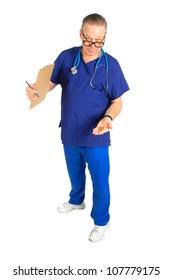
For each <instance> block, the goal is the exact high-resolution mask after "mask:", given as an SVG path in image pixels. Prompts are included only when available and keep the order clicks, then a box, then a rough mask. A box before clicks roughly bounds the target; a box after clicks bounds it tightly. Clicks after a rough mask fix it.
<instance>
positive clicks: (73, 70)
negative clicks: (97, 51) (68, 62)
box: [71, 66, 78, 75]
mask: <svg viewBox="0 0 173 280" xmlns="http://www.w3.org/2000/svg"><path fill="white" fill-rule="evenodd" d="M77 71H78V70H77V68H76V66H73V67H72V68H71V72H72V74H73V75H74V74H76V73H77Z"/></svg>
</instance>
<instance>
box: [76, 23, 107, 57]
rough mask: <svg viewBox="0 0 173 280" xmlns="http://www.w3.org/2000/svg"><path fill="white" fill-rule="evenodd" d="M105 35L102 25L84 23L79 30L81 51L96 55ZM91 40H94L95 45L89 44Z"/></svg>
mask: <svg viewBox="0 0 173 280" xmlns="http://www.w3.org/2000/svg"><path fill="white" fill-rule="evenodd" d="M105 36H106V29H105V26H104V25H103V26H99V25H91V24H88V23H86V24H85V25H84V26H83V28H82V29H81V30H80V38H81V41H82V48H83V53H84V54H85V55H86V56H91V57H94V58H95V57H98V55H99V54H100V49H101V48H102V46H103V43H104V41H105ZM92 42H95V45H94V44H92V45H91V46H89V45H90V44H91V43H92Z"/></svg>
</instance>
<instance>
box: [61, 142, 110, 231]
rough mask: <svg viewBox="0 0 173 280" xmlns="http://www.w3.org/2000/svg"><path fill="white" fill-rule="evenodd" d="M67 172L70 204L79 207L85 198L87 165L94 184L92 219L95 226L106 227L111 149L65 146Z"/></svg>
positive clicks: (108, 216) (107, 220)
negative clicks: (69, 184)
mask: <svg viewBox="0 0 173 280" xmlns="http://www.w3.org/2000/svg"><path fill="white" fill-rule="evenodd" d="M64 153H65V158H66V164H67V170H68V174H69V177H70V181H71V191H70V200H69V203H71V204H75V205H79V204H81V203H82V202H83V201H84V198H85V183H86V175H85V169H86V164H87V165H88V170H89V172H90V175H91V180H92V183H93V206H92V210H91V217H92V218H93V220H94V224H95V225H98V226H104V225H106V224H107V223H108V222H109V219H110V215H109V206H110V191H109V172H110V165H109V147H96V148H92V147H89V148H88V147H73V146H65V145H64Z"/></svg>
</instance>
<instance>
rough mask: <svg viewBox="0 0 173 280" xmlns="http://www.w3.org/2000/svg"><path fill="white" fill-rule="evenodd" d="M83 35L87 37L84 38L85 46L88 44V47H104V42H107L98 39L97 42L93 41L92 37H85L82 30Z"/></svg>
mask: <svg viewBox="0 0 173 280" xmlns="http://www.w3.org/2000/svg"><path fill="white" fill-rule="evenodd" d="M82 35H83V37H84V38H85V40H83V44H84V46H86V47H91V46H92V45H94V46H95V47H96V48H101V47H103V45H104V43H105V42H103V41H96V42H93V41H92V40H91V39H88V38H86V37H85V35H84V33H83V31H82ZM104 38H105V36H104ZM104 38H103V40H104Z"/></svg>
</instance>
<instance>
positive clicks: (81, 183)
mask: <svg viewBox="0 0 173 280" xmlns="http://www.w3.org/2000/svg"><path fill="white" fill-rule="evenodd" d="M106 31H107V22H106V20H105V19H104V18H103V17H102V16H101V15H99V14H90V15H88V16H86V17H85V18H84V19H83V22H82V27H81V30H80V39H81V46H80V47H73V48H71V49H68V50H65V51H63V52H61V53H60V55H59V56H58V57H57V59H56V60H55V66H54V70H53V73H52V77H51V80H50V83H49V91H50V90H52V89H53V88H54V87H55V86H56V85H58V84H60V85H61V87H62V99H61V123H60V126H61V139H62V143H63V147H64V154H65V159H66V164H67V170H68V174H69V177H70V181H71V191H70V194H69V196H70V198H69V201H68V202H66V203H64V204H62V205H60V206H59V207H58V211H59V212H61V213H67V212H70V211H72V210H80V209H84V208H85V203H84V198H85V181H86V176H85V169H86V164H87V165H88V169H89V172H90V175H91V179H92V184H93V206H92V210H91V217H92V218H93V220H94V224H95V226H94V228H93V230H92V231H91V233H90V235H89V240H90V241H92V242H96V241H100V240H101V239H102V238H103V237H104V234H105V232H106V229H107V228H108V226H109V220H110V214H109V206H110V191H109V171H110V166H109V145H110V130H111V129H112V121H113V120H114V119H115V118H116V117H117V116H118V115H119V113H120V111H121V108H122V99H121V96H122V94H123V93H124V92H126V91H127V90H129V87H128V84H127V82H126V80H125V78H124V75H123V72H122V70H121V68H120V65H119V63H118V61H117V60H116V59H115V58H113V57H112V56H111V55H109V54H107V53H105V52H104V51H103V49H102V47H103V45H104V43H105V38H106ZM32 87H33V89H31V88H30V87H27V88H26V93H27V96H28V98H29V99H30V100H32V99H34V98H37V97H36V96H35V94H36V89H35V88H34V85H32Z"/></svg>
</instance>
